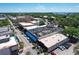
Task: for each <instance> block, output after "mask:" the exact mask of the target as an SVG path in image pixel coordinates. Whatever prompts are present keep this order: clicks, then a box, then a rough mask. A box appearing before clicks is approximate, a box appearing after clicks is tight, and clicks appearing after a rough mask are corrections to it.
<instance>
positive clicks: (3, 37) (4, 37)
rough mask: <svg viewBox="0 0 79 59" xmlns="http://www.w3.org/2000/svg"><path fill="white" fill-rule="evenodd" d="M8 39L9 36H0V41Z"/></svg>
mask: <svg viewBox="0 0 79 59" xmlns="http://www.w3.org/2000/svg"><path fill="white" fill-rule="evenodd" d="M9 37H10V35H3V36H0V40H2V39H6V38H9Z"/></svg>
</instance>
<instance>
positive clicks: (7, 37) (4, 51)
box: [0, 26, 18, 55]
mask: <svg viewBox="0 0 79 59" xmlns="http://www.w3.org/2000/svg"><path fill="white" fill-rule="evenodd" d="M10 54H18V42H17V40H16V38H15V37H14V36H12V31H11V29H10V27H9V26H6V27H5V26H4V27H0V55H10Z"/></svg>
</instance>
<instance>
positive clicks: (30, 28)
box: [24, 25, 46, 30]
mask: <svg viewBox="0 0 79 59" xmlns="http://www.w3.org/2000/svg"><path fill="white" fill-rule="evenodd" d="M45 26H46V25H42V26H37V25H34V26H29V27H24V28H25V29H27V30H32V29H36V28H41V27H45Z"/></svg>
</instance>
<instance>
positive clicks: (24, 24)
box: [19, 22, 34, 27]
mask: <svg viewBox="0 0 79 59" xmlns="http://www.w3.org/2000/svg"><path fill="white" fill-rule="evenodd" d="M19 24H20V25H22V26H23V27H24V26H26V27H27V26H32V25H34V24H33V23H27V22H20V23H19Z"/></svg>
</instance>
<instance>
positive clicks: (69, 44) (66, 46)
mask: <svg viewBox="0 0 79 59" xmlns="http://www.w3.org/2000/svg"><path fill="white" fill-rule="evenodd" d="M63 46H64V47H65V48H66V49H68V48H69V47H70V46H71V43H65V44H63Z"/></svg>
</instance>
